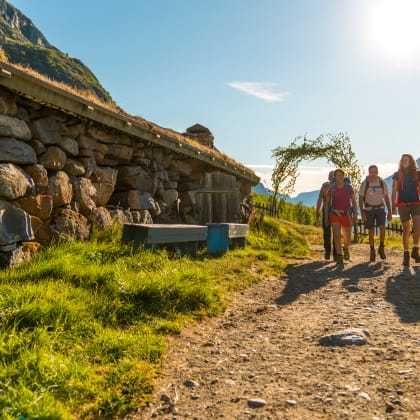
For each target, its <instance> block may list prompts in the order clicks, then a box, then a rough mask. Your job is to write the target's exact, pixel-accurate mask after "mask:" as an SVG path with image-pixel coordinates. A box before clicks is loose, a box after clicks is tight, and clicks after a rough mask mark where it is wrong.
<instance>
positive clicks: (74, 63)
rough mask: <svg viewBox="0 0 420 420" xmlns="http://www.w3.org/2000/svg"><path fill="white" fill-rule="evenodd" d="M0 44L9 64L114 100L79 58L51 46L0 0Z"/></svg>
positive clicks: (19, 15)
mask: <svg viewBox="0 0 420 420" xmlns="http://www.w3.org/2000/svg"><path fill="white" fill-rule="evenodd" d="M0 47H1V49H2V50H3V52H4V54H5V55H6V57H7V60H8V61H9V63H10V64H19V65H21V66H24V67H29V68H31V69H32V70H34V71H36V72H38V73H40V74H42V75H44V76H47V77H48V78H50V79H51V80H55V81H57V82H61V83H64V84H66V85H68V86H71V87H73V88H75V89H77V90H87V91H90V92H92V93H93V94H95V95H96V96H97V97H98V98H99V99H101V100H102V101H104V102H106V103H110V102H113V101H112V98H111V96H110V95H109V93H108V92H107V91H106V90H105V89H104V88H103V87H102V85H101V84H100V83H99V81H98V79H97V78H96V77H95V75H94V74H93V73H92V72H91V71H90V69H89V68H88V67H87V66H85V65H84V64H83V63H82V62H81V61H80V60H78V59H76V58H71V57H69V56H68V55H67V54H64V53H63V52H61V51H60V50H58V49H57V48H55V47H54V46H52V45H51V44H50V43H49V42H48V41H47V39H46V38H45V37H44V35H43V34H42V33H41V32H40V31H39V30H38V28H37V27H36V26H35V25H34V24H33V23H32V21H31V20H30V19H28V18H27V17H26V16H25V15H24V14H23V13H22V12H20V11H19V10H18V9H16V8H15V7H14V6H12V5H11V4H10V3H8V2H7V1H5V0H0Z"/></svg>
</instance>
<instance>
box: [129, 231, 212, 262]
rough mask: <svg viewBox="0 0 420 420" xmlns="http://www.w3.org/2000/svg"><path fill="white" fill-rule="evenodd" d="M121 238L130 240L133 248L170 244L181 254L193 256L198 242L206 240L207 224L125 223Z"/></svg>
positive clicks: (151, 247)
mask: <svg viewBox="0 0 420 420" xmlns="http://www.w3.org/2000/svg"><path fill="white" fill-rule="evenodd" d="M122 240H123V241H124V242H132V243H133V247H134V249H138V248H139V247H143V248H144V249H151V250H155V249H156V246H157V245H168V244H170V245H172V246H173V247H174V248H176V250H177V251H179V252H180V253H181V254H182V255H185V254H188V255H192V256H195V254H196V252H197V248H198V243H199V242H201V241H203V242H205V241H206V240H207V226H199V225H181V224H179V225H176V224H174V225H165V224H150V225H146V224H141V223H125V224H124V227H123V233H122Z"/></svg>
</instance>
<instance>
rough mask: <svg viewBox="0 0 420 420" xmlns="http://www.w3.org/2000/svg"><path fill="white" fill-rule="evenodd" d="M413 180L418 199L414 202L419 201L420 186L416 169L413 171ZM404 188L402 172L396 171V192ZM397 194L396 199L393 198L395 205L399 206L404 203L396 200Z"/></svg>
mask: <svg viewBox="0 0 420 420" xmlns="http://www.w3.org/2000/svg"><path fill="white" fill-rule="evenodd" d="M414 181H415V182H416V185H417V194H418V196H419V201H417V202H416V203H420V187H419V174H418V171H417V169H416V170H415V171H414ZM403 189H404V172H403V171H401V170H399V171H398V186H397V192H400V191H402V190H403ZM398 196H399V194H397V199H396V200H395V205H396V206H397V207H399V206H404V205H406V204H403V203H399V201H398Z"/></svg>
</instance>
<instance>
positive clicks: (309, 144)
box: [272, 132, 362, 195]
mask: <svg viewBox="0 0 420 420" xmlns="http://www.w3.org/2000/svg"><path fill="white" fill-rule="evenodd" d="M300 140H301V137H297V138H295V139H294V140H293V141H292V143H291V144H290V145H289V146H287V147H277V148H275V149H274V150H273V157H274V158H275V159H276V164H275V167H274V170H273V174H272V182H273V186H274V191H275V194H276V195H277V194H278V193H280V194H290V193H292V192H293V191H294V187H295V183H296V179H297V177H298V175H299V173H298V168H299V164H300V163H301V162H302V161H305V160H310V161H311V160H315V159H321V158H323V159H326V160H327V161H328V162H331V163H332V164H333V165H334V167H340V168H343V169H345V170H346V174H347V175H348V176H349V177H350V179H351V180H352V182H354V183H355V184H359V183H360V181H361V178H362V168H361V167H360V166H359V164H358V162H357V160H356V155H355V154H354V152H353V151H352V148H351V143H350V138H349V137H348V135H347V134H345V133H341V132H340V133H337V134H321V135H320V136H319V137H317V138H316V139H312V140H311V139H308V138H307V137H306V136H305V137H304V138H303V142H302V144H298V142H299V141H300Z"/></svg>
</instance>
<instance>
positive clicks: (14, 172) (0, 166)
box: [0, 163, 35, 201]
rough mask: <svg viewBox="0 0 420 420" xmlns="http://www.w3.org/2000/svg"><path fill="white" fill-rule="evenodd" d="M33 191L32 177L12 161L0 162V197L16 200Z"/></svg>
mask: <svg viewBox="0 0 420 420" xmlns="http://www.w3.org/2000/svg"><path fill="white" fill-rule="evenodd" d="M34 191H35V184H34V182H33V180H32V178H31V177H30V176H29V175H28V174H27V173H26V172H24V171H23V170H22V169H21V168H19V167H18V166H15V165H13V164H12V163H0V199H5V200H10V201H12V200H16V199H18V198H20V197H23V196H25V195H27V194H31V193H33V192H34Z"/></svg>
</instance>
